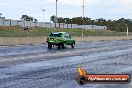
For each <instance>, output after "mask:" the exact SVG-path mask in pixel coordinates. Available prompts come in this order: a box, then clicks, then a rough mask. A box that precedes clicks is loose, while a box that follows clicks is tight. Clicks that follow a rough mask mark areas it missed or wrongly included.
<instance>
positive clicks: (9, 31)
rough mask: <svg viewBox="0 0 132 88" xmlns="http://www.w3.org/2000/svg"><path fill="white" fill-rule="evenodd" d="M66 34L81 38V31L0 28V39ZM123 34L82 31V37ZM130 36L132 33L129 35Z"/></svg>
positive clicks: (117, 34)
mask: <svg viewBox="0 0 132 88" xmlns="http://www.w3.org/2000/svg"><path fill="white" fill-rule="evenodd" d="M57 31H59V32H68V33H69V34H71V35H72V36H81V33H82V30H81V29H55V28H38V27H34V28H30V29H29V30H23V28H20V27H0V37H36V36H47V35H48V34H49V33H51V32H57ZM125 35H126V33H125V32H112V31H104V30H84V36H86V37H87V36H125ZM130 35H132V33H130Z"/></svg>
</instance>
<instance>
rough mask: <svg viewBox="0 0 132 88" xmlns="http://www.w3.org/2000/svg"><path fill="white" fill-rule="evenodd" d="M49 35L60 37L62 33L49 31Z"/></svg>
mask: <svg viewBox="0 0 132 88" xmlns="http://www.w3.org/2000/svg"><path fill="white" fill-rule="evenodd" d="M49 36H52V37H61V36H62V34H61V33H51V34H50V35H49Z"/></svg>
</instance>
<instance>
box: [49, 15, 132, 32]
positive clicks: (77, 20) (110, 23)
mask: <svg viewBox="0 0 132 88" xmlns="http://www.w3.org/2000/svg"><path fill="white" fill-rule="evenodd" d="M55 18H56V16H54V15H53V16H51V21H53V22H54V23H55V22H56V21H55ZM57 23H65V24H78V25H83V24H84V25H98V26H107V29H108V30H111V31H118V32H126V28H127V26H126V24H127V25H128V27H129V31H130V32H132V19H124V18H121V19H118V20H106V19H103V18H99V19H95V20H92V19H91V18H89V17H84V18H83V17H73V18H62V17H59V18H57Z"/></svg>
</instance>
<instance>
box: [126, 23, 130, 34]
mask: <svg viewBox="0 0 132 88" xmlns="http://www.w3.org/2000/svg"><path fill="white" fill-rule="evenodd" d="M126 26H127V37H128V34H129V33H128V32H129V29H128V24H126Z"/></svg>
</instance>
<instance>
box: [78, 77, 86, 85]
mask: <svg viewBox="0 0 132 88" xmlns="http://www.w3.org/2000/svg"><path fill="white" fill-rule="evenodd" d="M85 81H86V80H85V78H84V77H82V78H80V82H79V83H80V85H84V84H85Z"/></svg>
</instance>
